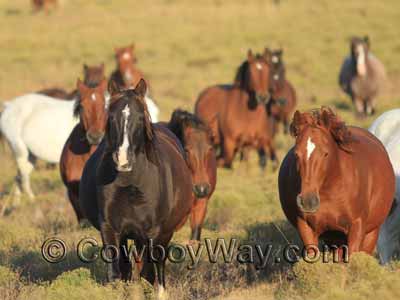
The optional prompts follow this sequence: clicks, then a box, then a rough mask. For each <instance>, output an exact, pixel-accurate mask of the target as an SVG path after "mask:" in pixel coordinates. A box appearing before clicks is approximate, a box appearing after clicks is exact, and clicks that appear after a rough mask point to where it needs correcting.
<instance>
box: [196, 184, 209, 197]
mask: <svg viewBox="0 0 400 300" xmlns="http://www.w3.org/2000/svg"><path fill="white" fill-rule="evenodd" d="M210 190H211V186H210V184H208V183H200V184H195V185H193V193H194V195H195V196H196V198H205V197H207V196H208V195H209V194H210Z"/></svg>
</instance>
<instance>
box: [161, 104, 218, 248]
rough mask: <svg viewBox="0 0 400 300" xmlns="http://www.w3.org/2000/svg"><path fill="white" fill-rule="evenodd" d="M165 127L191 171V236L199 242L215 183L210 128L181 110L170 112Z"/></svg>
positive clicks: (214, 159)
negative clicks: (182, 150)
mask: <svg viewBox="0 0 400 300" xmlns="http://www.w3.org/2000/svg"><path fill="white" fill-rule="evenodd" d="M167 127H168V128H169V129H170V130H171V131H172V132H173V133H174V134H175V135H176V136H177V137H178V139H179V141H180V142H181V143H182V145H183V147H184V149H185V153H186V161H187V163H188V165H189V169H190V172H191V173H192V182H193V193H194V195H195V197H196V199H195V201H194V203H193V207H192V212H191V217H190V226H191V229H192V233H191V236H190V239H191V240H198V241H199V240H200V236H201V228H202V226H203V223H204V219H205V216H206V212H207V205H208V201H209V200H210V197H211V195H212V194H213V192H214V190H215V185H216V183H217V162H216V157H215V151H214V148H213V145H212V138H211V131H210V129H209V128H208V127H207V126H206V125H205V124H204V123H203V122H202V121H201V120H200V119H199V118H198V117H196V116H195V115H194V114H191V113H189V112H187V111H183V110H180V109H177V110H175V111H174V112H173V113H172V116H171V120H170V121H169V123H168V124H167Z"/></svg>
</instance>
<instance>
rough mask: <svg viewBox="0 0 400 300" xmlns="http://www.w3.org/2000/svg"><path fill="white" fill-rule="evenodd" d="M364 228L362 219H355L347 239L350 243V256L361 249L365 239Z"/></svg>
mask: <svg viewBox="0 0 400 300" xmlns="http://www.w3.org/2000/svg"><path fill="white" fill-rule="evenodd" d="M363 230H364V228H363V224H362V221H361V219H357V220H355V221H354V222H353V223H352V224H351V227H350V230H349V234H348V237H347V241H348V244H349V256H350V255H351V254H353V253H354V252H359V251H360V250H361V245H362V242H363V239H364V231H363Z"/></svg>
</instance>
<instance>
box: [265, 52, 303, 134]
mask: <svg viewBox="0 0 400 300" xmlns="http://www.w3.org/2000/svg"><path fill="white" fill-rule="evenodd" d="M271 53H272V56H271V71H270V72H271V76H270V91H271V98H270V100H269V101H268V104H267V111H268V113H269V115H270V116H271V117H272V118H273V119H274V121H275V122H274V123H273V124H274V127H276V125H277V123H279V122H281V123H282V124H283V130H284V133H285V134H287V133H289V120H290V118H291V115H292V113H293V111H294V108H295V107H296V103H297V99H296V90H295V89H294V87H293V85H292V84H291V83H290V82H289V81H288V80H287V79H286V68H285V65H284V62H283V58H282V55H283V50H282V49H278V50H273V51H271ZM276 131H277V130H276V128H274V130H273V132H274V133H275V132H276Z"/></svg>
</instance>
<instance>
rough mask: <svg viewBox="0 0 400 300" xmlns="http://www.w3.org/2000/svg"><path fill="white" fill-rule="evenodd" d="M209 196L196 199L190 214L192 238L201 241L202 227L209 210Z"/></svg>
mask: <svg viewBox="0 0 400 300" xmlns="http://www.w3.org/2000/svg"><path fill="white" fill-rule="evenodd" d="M207 203H208V198H207V199H206V198H203V199H196V200H195V204H194V206H193V208H192V213H191V215H190V227H191V229H192V233H191V236H190V239H191V240H197V241H200V236H201V228H202V226H203V222H204V219H205V216H206V212H207Z"/></svg>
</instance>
